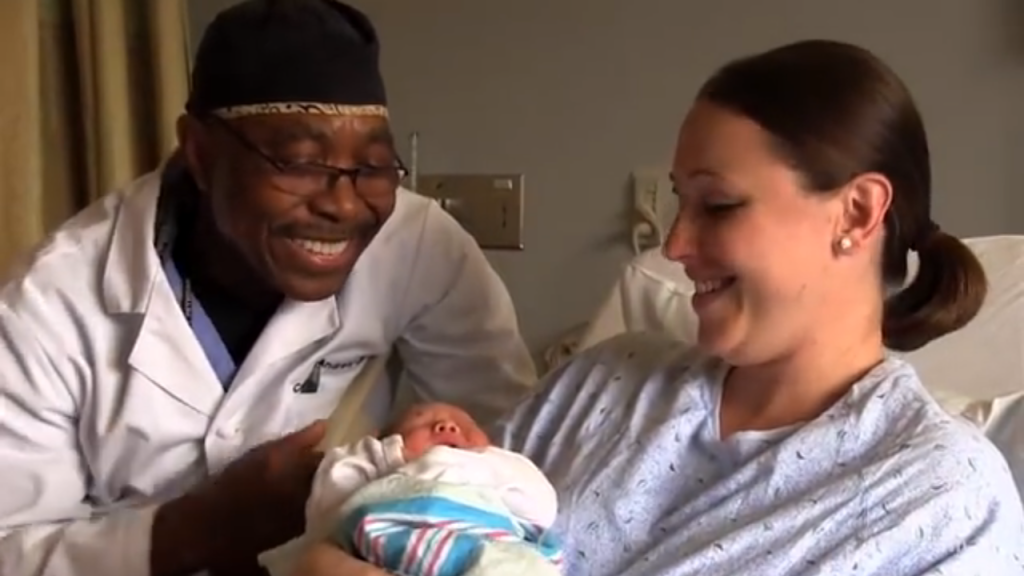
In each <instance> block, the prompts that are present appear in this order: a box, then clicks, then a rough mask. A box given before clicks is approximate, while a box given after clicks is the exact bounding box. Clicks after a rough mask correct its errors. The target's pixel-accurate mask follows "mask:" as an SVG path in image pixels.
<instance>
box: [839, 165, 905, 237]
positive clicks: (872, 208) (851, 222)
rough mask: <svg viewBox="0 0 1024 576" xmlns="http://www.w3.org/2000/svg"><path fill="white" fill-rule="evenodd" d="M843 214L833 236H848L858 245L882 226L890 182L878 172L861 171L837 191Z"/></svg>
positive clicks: (883, 225)
mask: <svg viewBox="0 0 1024 576" xmlns="http://www.w3.org/2000/svg"><path fill="white" fill-rule="evenodd" d="M841 194H842V201H843V215H842V218H841V222H840V230H838V231H837V237H839V238H848V239H849V241H850V242H851V243H852V245H853V246H854V247H856V246H861V245H863V244H865V243H867V242H868V241H870V240H871V239H872V238H873V237H875V236H876V235H880V234H881V233H882V232H883V231H884V227H885V215H886V213H887V212H888V211H889V206H890V204H891V203H892V184H891V183H890V182H889V179H888V178H886V177H885V176H882V175H881V174H878V173H875V172H869V173H866V174H861V175H860V176H857V177H856V178H854V179H853V180H851V181H850V183H849V184H847V185H846V187H845V188H844V189H843V191H842V192H841Z"/></svg>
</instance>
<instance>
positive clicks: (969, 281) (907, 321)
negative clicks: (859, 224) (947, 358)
mask: <svg viewBox="0 0 1024 576" xmlns="http://www.w3.org/2000/svg"><path fill="white" fill-rule="evenodd" d="M917 254H918V268H917V275H916V276H914V279H913V281H912V282H911V283H910V285H909V286H907V287H906V288H904V289H903V290H901V291H899V292H897V293H896V294H894V295H893V296H891V297H890V298H889V299H888V300H887V301H886V303H885V314H884V317H883V321H882V335H883V337H884V339H885V345H886V347H888V348H890V349H892V350H897V351H900V352H910V351H912V350H917V349H918V348H921V347H922V346H924V345H925V344H928V343H929V342H931V341H932V340H935V339H937V338H940V337H942V336H945V335H946V334H949V333H950V332H954V331H956V330H959V329H960V328H963V327H964V326H966V325H967V323H968V322H970V321H971V320H972V319H973V318H974V316H975V315H977V313H978V311H979V310H980V309H981V305H982V303H983V302H984V300H985V295H986V294H987V293H988V280H987V279H986V278H985V270H984V269H983V268H982V267H981V262H979V261H978V258H977V257H976V256H975V255H974V252H972V251H971V249H970V248H968V247H967V245H965V244H964V243H963V242H961V241H960V240H959V239H958V238H956V237H954V236H950V235H949V234H946V233H945V232H942V231H940V230H937V229H936V230H935V231H934V233H933V234H931V235H930V237H929V238H928V240H927V241H925V242H924V243H922V245H921V246H920V248H918V250H917Z"/></svg>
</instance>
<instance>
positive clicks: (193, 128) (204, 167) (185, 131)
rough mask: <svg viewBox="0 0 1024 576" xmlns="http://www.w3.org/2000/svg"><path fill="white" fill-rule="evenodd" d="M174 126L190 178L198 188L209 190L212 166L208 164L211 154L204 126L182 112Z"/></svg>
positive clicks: (193, 117)
mask: <svg viewBox="0 0 1024 576" xmlns="http://www.w3.org/2000/svg"><path fill="white" fill-rule="evenodd" d="M175 128H176V129H177V132H178V147H179V148H180V150H181V155H182V157H183V158H184V160H185V164H186V165H188V169H189V173H191V174H192V179H193V180H195V183H196V186H198V187H199V189H200V190H202V191H204V192H205V191H206V190H209V187H210V178H211V173H210V172H211V169H212V167H211V166H210V165H209V158H210V157H211V156H210V154H208V153H207V152H208V151H209V150H210V146H209V142H208V141H209V133H208V132H207V130H206V126H204V125H203V123H202V122H200V121H199V119H198V118H196V117H195V116H192V115H190V114H182V115H181V116H179V117H178V122H177V124H176V126H175Z"/></svg>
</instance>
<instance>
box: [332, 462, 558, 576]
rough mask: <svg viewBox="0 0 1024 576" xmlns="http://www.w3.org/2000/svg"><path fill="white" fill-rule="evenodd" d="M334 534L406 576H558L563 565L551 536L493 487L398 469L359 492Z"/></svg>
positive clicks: (352, 550) (362, 554) (350, 549)
mask: <svg viewBox="0 0 1024 576" xmlns="http://www.w3.org/2000/svg"><path fill="white" fill-rule="evenodd" d="M332 537H333V539H334V541H335V542H336V543H337V544H338V545H339V546H342V547H343V548H344V549H345V550H347V551H348V552H350V553H352V554H354V555H356V556H359V557H362V558H363V559H365V560H367V561H369V562H370V563H372V564H374V565H375V566H379V567H381V568H384V569H386V570H389V571H391V572H393V573H395V574H401V575H406V576H449V575H450V576H463V575H465V576H473V575H478V574H481V575H482V574H486V575H487V576H498V575H505V574H508V575H512V574H515V575H517V576H521V575H523V574H530V576H545V575H548V574H550V575H552V576H554V575H558V574H559V573H560V570H559V566H560V565H561V562H562V557H561V550H560V548H559V546H558V544H557V542H556V541H555V539H554V537H553V536H552V535H551V534H550V533H548V532H547V531H546V530H544V529H542V528H540V527H539V526H536V525H532V524H527V523H524V522H522V521H520V520H517V519H516V517H515V516H514V515H513V514H512V513H511V511H510V510H509V509H508V507H507V506H506V505H505V504H504V502H503V501H502V499H501V497H500V495H499V494H497V493H495V491H493V490H489V489H487V488H481V487H477V486H467V485H459V484H452V483H446V482H438V481H433V480H422V479H419V478H415V477H411V476H406V475H401V474H396V475H392V476H387V477H384V478H381V479H379V480H375V481H373V482H371V483H369V484H368V485H366V486H365V487H363V488H361V489H359V490H358V491H357V492H356V493H355V495H353V497H352V498H350V499H349V500H348V501H347V502H346V503H345V505H344V507H343V508H342V511H341V520H340V521H339V522H338V523H337V525H336V528H335V530H334V531H333V534H332Z"/></svg>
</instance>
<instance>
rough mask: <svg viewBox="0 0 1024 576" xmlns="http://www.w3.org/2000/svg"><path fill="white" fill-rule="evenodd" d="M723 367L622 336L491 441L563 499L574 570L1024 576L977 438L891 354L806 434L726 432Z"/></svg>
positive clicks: (1016, 504) (574, 364)
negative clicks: (523, 459) (526, 460)
mask: <svg viewBox="0 0 1024 576" xmlns="http://www.w3.org/2000/svg"><path fill="white" fill-rule="evenodd" d="M724 375H725V369H724V368H723V367H722V366H721V365H720V363H717V362H716V361H714V360H710V359H702V358H700V357H699V356H697V355H696V354H695V353H693V352H690V351H686V350H682V349H680V348H679V344H677V343H673V342H671V341H668V340H666V339H663V338H662V337H659V336H654V335H642V334H628V335H625V336H621V337H618V338H615V339H613V340H611V341H608V342H606V343H604V344H601V345H598V346H597V347H595V348H592V349H590V350H588V351H585V352H584V353H583V354H581V355H580V356H578V357H577V358H575V359H573V360H572V361H570V362H568V363H567V364H565V365H563V366H562V367H561V368H559V369H558V370H556V371H555V372H554V373H552V374H550V375H549V376H548V377H547V378H546V380H545V382H544V383H543V385H542V386H541V388H540V391H539V393H538V395H537V396H535V398H534V399H533V400H531V401H530V402H528V403H527V404H525V405H523V406H522V407H521V408H520V409H518V410H517V411H516V412H515V413H514V414H513V415H512V416H511V417H510V418H509V419H508V420H507V421H506V422H505V423H503V425H502V426H500V427H499V429H498V430H497V432H496V433H497V434H498V435H499V436H497V437H500V438H503V439H504V443H505V446H506V447H507V448H509V449H512V450H516V451H520V452H522V453H524V454H526V455H527V456H528V457H530V458H532V459H533V460H534V461H535V462H536V463H537V464H538V465H539V466H540V467H541V468H542V469H543V470H544V472H545V473H546V474H547V475H548V476H549V478H550V479H551V481H552V482H553V483H554V485H555V487H556V488H557V490H558V493H559V499H560V503H561V508H562V514H561V517H560V519H559V522H558V523H557V524H556V527H555V529H556V530H557V531H558V532H559V533H560V535H561V536H562V537H563V539H564V540H565V543H566V548H565V554H566V562H567V565H568V573H569V574H570V575H573V576H684V575H685V576H690V575H693V576H698V575H699V576H716V575H722V576H744V575H751V576H754V575H757V576H762V575H770V576H785V575H812V574H821V575H825V574H836V575H850V576H854V575H876V576H911V575H913V576H917V575H923V574H946V575H958V576H959V575H969V574H984V575H985V576H1008V575H1018V574H1024V564H1022V557H1024V511H1022V506H1021V502H1020V498H1019V496H1017V495H1016V490H1015V487H1014V484H1013V480H1012V478H1011V476H1010V472H1009V470H1008V467H1007V464H1006V462H1005V460H1004V459H1003V457H1002V455H1001V454H1000V453H999V452H998V451H997V450H996V449H995V448H994V447H993V445H992V444H991V443H989V442H988V440H986V439H985V437H984V436H983V435H982V434H981V433H980V432H978V431H977V430H975V429H974V428H971V427H970V426H969V425H968V424H966V423H965V422H962V421H960V420H958V419H956V418H955V417H953V416H950V415H948V414H947V413H945V412H943V411H942V409H941V408H940V407H939V406H938V405H937V404H936V403H935V402H934V401H933V400H932V399H931V398H930V396H929V395H928V394H927V393H926V392H925V390H924V388H923V387H922V385H921V383H920V382H919V380H918V378H917V375H916V374H915V372H914V370H913V369H912V368H911V367H910V366H909V365H907V364H906V363H903V362H902V361H900V360H896V359H888V360H886V361H885V362H883V363H882V364H881V365H879V366H878V367H877V368H876V369H874V370H873V371H872V372H871V373H870V374H868V375H867V376H866V377H865V378H864V379H862V380H861V381H860V382H859V383H857V384H856V385H855V386H854V387H853V389H852V390H851V391H850V392H849V393H848V394H847V395H846V396H845V397H844V398H843V399H841V400H840V401H839V402H838V403H836V405H834V406H833V407H832V408H830V409H829V410H828V411H827V412H825V413H824V414H822V415H821V416H820V417H818V418H817V419H815V420H813V421H811V422H809V423H807V424H804V425H800V426H793V427H790V428H787V429H782V430H775V431H769V432H743V433H739V434H736V435H734V436H732V437H730V438H728V439H726V440H724V441H723V440H720V438H719V435H718V423H717V412H718V411H717V406H718V399H719V391H720V386H721V381H722V379H723V377H724Z"/></svg>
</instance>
